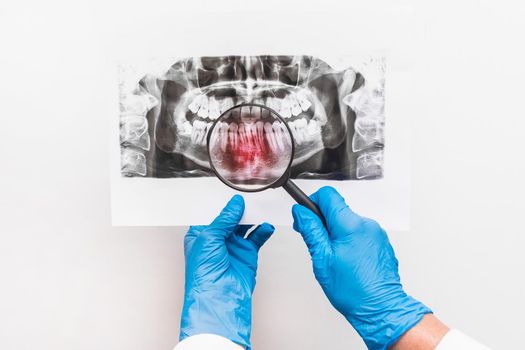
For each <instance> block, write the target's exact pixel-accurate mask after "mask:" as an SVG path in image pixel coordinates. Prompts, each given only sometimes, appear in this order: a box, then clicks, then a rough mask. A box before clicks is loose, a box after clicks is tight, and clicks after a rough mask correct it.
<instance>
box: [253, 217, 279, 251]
mask: <svg viewBox="0 0 525 350" xmlns="http://www.w3.org/2000/svg"><path fill="white" fill-rule="evenodd" d="M274 231H275V227H274V226H273V225H271V224H269V223H267V222H263V223H262V224H260V225H259V226H257V227H256V228H255V229H254V230H253V231H252V232H251V233H250V234H249V235H248V238H247V239H248V240H249V241H252V242H253V243H254V244H255V246H256V247H257V249H259V248H261V247H262V246H263V244H264V243H266V241H267V240H268V239H269V238H270V237H271V235H272V234H273V232H274Z"/></svg>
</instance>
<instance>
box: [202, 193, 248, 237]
mask: <svg viewBox="0 0 525 350" xmlns="http://www.w3.org/2000/svg"><path fill="white" fill-rule="evenodd" d="M243 214H244V198H242V196H240V195H238V194H236V195H234V196H233V197H232V198H231V199H230V200H229V201H228V203H227V204H226V206H225V207H224V208H223V209H222V211H221V213H220V214H219V215H218V216H217V217H216V218H215V220H213V222H212V223H211V224H210V225H209V226H208V227H209V228H213V227H215V228H221V229H225V230H226V231H228V232H230V231H231V232H233V231H234V229H235V227H236V226H237V225H238V224H239V222H240V221H241V218H242V215H243Z"/></svg>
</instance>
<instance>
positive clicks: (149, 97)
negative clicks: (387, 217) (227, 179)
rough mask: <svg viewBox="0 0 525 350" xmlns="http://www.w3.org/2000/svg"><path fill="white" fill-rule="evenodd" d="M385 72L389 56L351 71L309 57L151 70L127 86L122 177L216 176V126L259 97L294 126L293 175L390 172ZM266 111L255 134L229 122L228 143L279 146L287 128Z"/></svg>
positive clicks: (344, 176)
mask: <svg viewBox="0 0 525 350" xmlns="http://www.w3.org/2000/svg"><path fill="white" fill-rule="evenodd" d="M384 73H385V62H384V59H383V57H368V58H366V59H361V60H355V61H354V63H352V64H351V65H349V66H348V67H346V68H344V69H334V68H332V67H331V66H330V64H329V63H328V62H325V61H323V60H321V59H319V58H316V57H313V56H304V55H299V56H274V55H260V56H220V57H218V56H217V57H191V58H183V59H179V60H176V61H175V62H173V64H172V65H171V66H170V67H168V68H167V69H166V70H165V71H164V72H163V73H161V74H158V73H146V74H145V75H144V76H143V77H142V78H141V79H140V80H139V81H137V82H136V83H137V84H136V87H135V88H134V89H133V90H129V89H128V90H125V91H124V89H121V94H120V113H121V114H120V143H121V174H122V175H124V176H130V177H135V176H138V177H153V178H180V177H203V176H212V175H213V172H212V171H211V169H210V163H209V157H208V153H207V149H206V140H207V134H208V131H209V130H210V127H211V125H212V123H213V122H214V121H215V120H216V119H217V118H218V117H219V116H220V115H221V114H222V113H223V112H224V111H226V110H228V109H229V108H231V107H233V106H236V105H239V104H244V103H255V104H259V105H263V106H267V107H269V108H271V109H272V110H274V111H276V112H277V113H279V115H280V116H281V117H282V118H284V120H285V122H286V123H287V126H288V128H289V130H290V131H291V132H292V136H293V142H294V146H295V153H294V158H293V161H292V167H291V177H292V178H302V179H327V180H355V179H377V178H381V177H382V176H383V148H384V104H385V95H384V84H385V79H384ZM125 79H126V77H125V76H121V84H122V81H123V80H125ZM263 117H264V116H263V115H262V114H261V120H260V121H259V123H254V124H253V125H254V126H257V125H258V127H256V130H254V131H255V132H252V130H251V129H250V128H249V127H247V125H245V123H243V122H242V119H239V122H238V123H229V124H227V125H221V127H222V128H224V130H223V131H224V132H225V133H228V135H230V137H229V138H228V139H227V141H228V142H231V143H235V144H236V145H237V147H238V146H239V144H241V143H254V144H255V143H256V142H260V141H263V140H264V142H265V144H267V145H269V146H270V147H274V148H275V149H272V151H273V152H279V150H280V147H284V145H281V143H280V142H278V140H279V133H281V132H282V131H283V130H282V127H280V126H279V125H273V124H270V123H267V122H265V121H264V118H263ZM226 128H227V130H226ZM241 148H242V147H241Z"/></svg>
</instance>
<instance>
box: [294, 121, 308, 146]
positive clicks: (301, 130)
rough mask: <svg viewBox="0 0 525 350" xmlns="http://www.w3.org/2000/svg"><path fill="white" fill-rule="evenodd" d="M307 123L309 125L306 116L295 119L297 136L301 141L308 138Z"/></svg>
mask: <svg viewBox="0 0 525 350" xmlns="http://www.w3.org/2000/svg"><path fill="white" fill-rule="evenodd" d="M307 125H308V122H307V121H306V119H304V118H301V119H297V120H296V121H295V128H296V129H297V136H298V137H299V139H300V140H301V142H305V141H306V138H307V131H306V127H307Z"/></svg>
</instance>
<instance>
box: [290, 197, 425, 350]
mask: <svg viewBox="0 0 525 350" xmlns="http://www.w3.org/2000/svg"><path fill="white" fill-rule="evenodd" d="M311 199H312V200H313V201H314V202H315V203H316V204H317V205H318V206H319V209H320V210H321V212H322V213H323V216H324V217H325V220H326V225H327V228H328V230H327V229H326V228H325V227H324V226H323V224H322V222H321V220H320V219H319V217H317V216H316V215H315V214H314V213H313V212H311V211H310V210H309V209H307V208H305V207H303V206H301V205H298V204H296V205H294V206H293V208H292V214H293V217H294V229H295V230H296V231H298V232H299V233H300V234H301V235H302V236H303V239H304V241H305V243H306V245H307V246H308V250H309V251H310V255H311V256H312V263H313V269H314V274H315V277H316V279H317V281H318V282H319V284H320V285H321V287H322V289H323V291H324V292H325V294H326V296H327V297H328V299H329V300H330V302H331V303H332V305H333V306H334V307H335V308H336V309H337V310H338V311H339V312H340V313H341V314H343V316H345V318H346V319H347V320H348V321H349V322H350V324H352V326H353V327H354V328H355V329H356V331H357V332H358V333H359V334H360V335H361V337H362V338H363V340H364V341H365V343H366V345H367V346H368V348H369V349H374V350H377V349H381V350H382V349H387V348H388V347H389V346H391V345H392V344H393V343H395V342H396V341H397V339H398V338H399V337H400V336H401V335H403V334H404V333H405V332H406V331H408V330H409V329H410V328H412V327H413V326H414V325H416V324H417V323H418V322H419V321H420V320H421V318H422V317H423V316H424V315H425V314H427V313H431V312H432V311H431V310H430V309H429V308H427V307H426V306H425V305H423V304H422V303H420V302H418V301H417V300H415V299H413V298H412V297H410V296H408V295H407V294H406V293H405V292H404V291H403V288H402V286H401V282H400V279H399V273H398V261H397V259H396V257H395V255H394V250H393V249H392V246H391V245H390V242H389V241H388V237H387V235H386V233H385V231H384V230H383V229H382V228H381V227H380V226H379V224H378V223H377V222H375V221H373V220H370V219H367V218H364V217H361V216H359V215H357V214H356V213H354V212H353V211H352V210H350V208H349V207H348V205H346V203H345V201H344V199H343V197H341V195H340V194H339V193H338V192H337V191H336V190H335V189H333V188H332V187H323V188H321V189H320V190H319V191H317V192H316V193H314V194H313V195H312V196H311Z"/></svg>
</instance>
